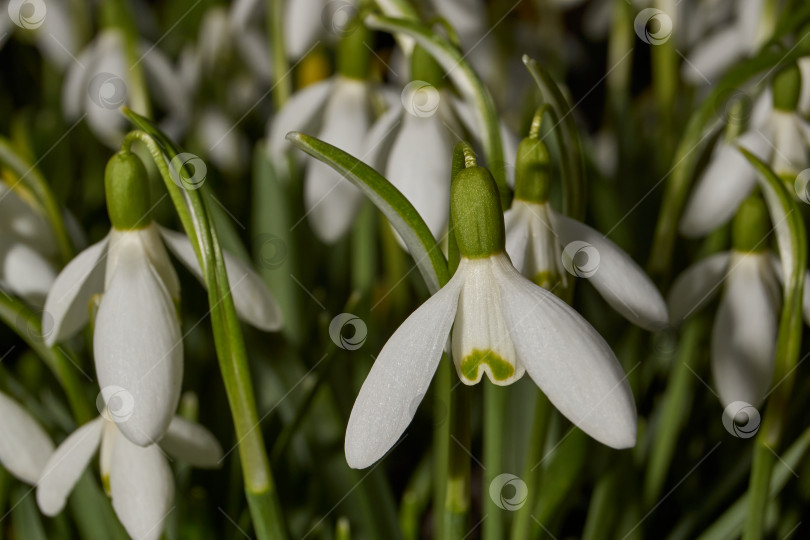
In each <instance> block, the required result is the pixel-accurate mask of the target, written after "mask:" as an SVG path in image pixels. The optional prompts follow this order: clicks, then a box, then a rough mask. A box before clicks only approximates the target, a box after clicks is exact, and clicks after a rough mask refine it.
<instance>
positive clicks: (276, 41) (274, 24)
mask: <svg viewBox="0 0 810 540" xmlns="http://www.w3.org/2000/svg"><path fill="white" fill-rule="evenodd" d="M267 27H268V29H269V32H268V35H269V36H270V54H271V55H272V58H273V79H274V80H273V102H274V103H275V104H276V109H280V108H281V107H282V106H283V105H284V103H286V102H287V99H288V98H289V97H290V94H291V93H292V78H291V77H290V65H289V62H287V50H286V48H285V47H284V0H272V1H271V2H270V3H269V6H268V8H267Z"/></svg>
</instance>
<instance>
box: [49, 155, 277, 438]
mask: <svg viewBox="0 0 810 540" xmlns="http://www.w3.org/2000/svg"><path fill="white" fill-rule="evenodd" d="M133 160H135V161H133ZM116 164H117V165H118V166H119V167H124V168H126V170H127V171H129V172H127V173H126V174H117V173H116V170H115V167H113V165H116ZM129 167H133V168H134V169H135V170H136V172H134V173H132V172H131V171H132V170H133V169H130V168H129ZM138 168H140V172H137V170H138ZM141 175H142V176H141ZM106 176H107V178H106V184H107V205H108V209H109V213H110V217H111V220H112V222H113V228H112V230H111V231H110V233H109V234H108V235H107V237H106V238H104V239H103V240H101V241H100V242H98V243H96V244H94V245H92V246H90V247H89V248H87V249H86V250H84V251H82V252H81V253H80V254H79V255H78V256H77V257H76V258H75V259H73V260H72V261H71V262H70V263H69V264H68V265H67V266H66V267H65V268H64V270H62V272H61V273H60V274H59V276H58V277H57V278H56V281H55V282H54V285H53V288H52V289H51V291H50V293H49V294H48V298H47V300H46V302H45V315H47V316H48V317H49V318H50V319H51V320H52V324H53V331H52V332H51V333H50V335H48V336H47V338H46V344H47V345H48V346H52V345H53V344H54V343H56V342H57V341H60V340H62V339H65V338H67V337H69V336H71V335H72V334H74V333H75V332H77V331H78V330H79V329H80V328H82V327H83V326H84V325H85V324H86V323H87V322H88V319H89V306H90V303H91V301H92V298H93V297H94V295H97V294H102V293H103V295H102V297H101V301H100V303H99V305H98V312H97V314H96V317H95V331H94V335H93V348H94V357H95V364H96V372H97V374H98V379H99V385H100V386H101V387H102V388H108V387H109V388H120V389H123V390H124V391H125V392H126V393H127V395H129V396H131V399H132V401H133V407H132V414H131V416H130V417H129V418H128V419H127V420H126V421H122V422H121V423H120V424H119V428H120V429H121V431H122V432H123V433H124V435H126V436H127V437H128V438H129V439H130V440H131V441H132V442H134V443H135V444H138V445H140V446H147V445H149V444H151V443H153V442H154V441H157V440H159V439H160V437H161V436H162V434H163V432H164V431H165V430H166V428H167V426H168V425H169V422H170V421H171V418H172V415H173V414H174V411H175V409H176V408H177V402H178V399H179V396H180V385H181V382H182V374H183V339H182V334H181V332H180V322H179V319H178V316H177V311H176V308H175V305H176V302H178V301H179V299H180V284H179V282H178V279H177V275H176V273H175V271H174V268H173V267H172V264H171V261H170V260H169V256H168V254H167V252H166V248H165V247H164V242H165V243H166V245H168V246H169V249H171V250H172V252H174V254H175V255H176V256H177V258H178V259H180V261H181V262H182V263H183V264H184V265H186V266H187V267H188V269H189V270H190V271H191V272H192V273H193V274H194V275H196V276H197V277H198V278H199V279H201V280H202V271H201V270H200V268H199V265H198V263H197V258H196V256H195V254H194V250H193V248H192V246H191V243H190V241H189V239H188V238H187V237H186V236H185V235H183V234H181V233H177V232H173V231H170V230H168V229H164V228H161V227H158V226H157V225H156V224H155V223H154V222H152V220H151V218H150V217H149V200H148V196H146V195H145V194H144V193H142V191H141V190H143V184H138V183H140V182H144V181H145V176H146V173H145V171H144V170H143V165H141V164H140V161H139V160H138V158H137V157H135V156H134V155H132V154H129V153H125V152H120V153H119V154H116V156H114V157H113V159H111V160H110V164H109V165H108V167H107V175H106ZM122 194H123V196H121V195H122ZM224 257H225V266H226V270H227V272H228V279H229V283H230V286H231V294H232V296H233V299H234V303H235V305H236V310H237V314H238V315H239V316H240V317H241V318H243V319H244V320H246V321H247V322H249V323H250V324H252V325H253V326H256V327H257V328H259V329H262V330H276V329H278V328H279V327H280V325H281V313H280V311H279V308H278V306H277V304H276V302H275V300H274V299H273V297H272V296H271V295H270V292H269V291H268V290H267V288H266V287H265V286H264V283H263V282H262V281H261V278H260V277H259V276H258V275H257V274H256V273H255V272H254V271H253V270H252V269H250V267H248V266H247V265H246V264H244V263H242V262H241V261H239V260H237V259H236V258H235V257H233V256H231V255H229V254H227V253H226V254H225V255H224ZM45 315H44V316H45Z"/></svg>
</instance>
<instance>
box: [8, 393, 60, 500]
mask: <svg viewBox="0 0 810 540" xmlns="http://www.w3.org/2000/svg"><path fill="white" fill-rule="evenodd" d="M0 433H2V434H3V436H2V437H0V465H2V466H3V467H5V468H6V469H7V470H8V472H10V473H11V475H12V476H13V477H14V478H16V479H18V480H20V481H22V482H25V483H26V484H31V485H34V484H36V483H37V480H39V477H40V475H41V474H42V471H43V470H44V469H45V464H46V463H47V462H48V460H49V459H50V457H51V454H53V443H52V442H51V438H50V437H48V434H47V433H45V430H43V429H42V427H40V425H39V424H38V423H37V422H36V420H34V419H33V418H32V417H31V415H30V414H28V412H27V411H26V410H25V409H23V408H22V407H20V406H19V405H18V404H17V402H16V401H14V400H13V399H11V398H10V397H8V396H7V395H5V394H4V393H2V392H0Z"/></svg>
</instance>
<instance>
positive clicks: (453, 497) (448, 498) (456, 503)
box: [443, 359, 470, 540]
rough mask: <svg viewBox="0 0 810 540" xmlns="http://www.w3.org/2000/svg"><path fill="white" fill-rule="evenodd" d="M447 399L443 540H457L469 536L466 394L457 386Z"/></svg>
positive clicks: (468, 434) (468, 444) (468, 457)
mask: <svg viewBox="0 0 810 540" xmlns="http://www.w3.org/2000/svg"><path fill="white" fill-rule="evenodd" d="M447 364H448V367H447V368H448V370H449V371H451V372H452V371H453V367H452V366H451V365H450V361H449V359H448V362H447ZM451 379H452V373H451ZM450 396H451V404H450V441H449V442H448V445H449V452H448V464H447V468H448V470H447V493H446V495H445V500H444V536H443V538H444V540H461V539H462V538H466V537H467V535H468V534H469V532H470V531H469V513H470V454H469V452H470V415H469V410H470V390H469V389H468V388H467V387H466V386H464V385H463V384H459V385H457V386H456V388H455V390H452V391H451V392H450Z"/></svg>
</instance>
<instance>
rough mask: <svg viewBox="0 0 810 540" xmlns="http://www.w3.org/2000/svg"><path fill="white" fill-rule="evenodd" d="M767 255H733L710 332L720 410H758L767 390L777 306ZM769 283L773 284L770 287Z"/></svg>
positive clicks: (774, 337) (774, 347)
mask: <svg viewBox="0 0 810 540" xmlns="http://www.w3.org/2000/svg"><path fill="white" fill-rule="evenodd" d="M766 257H767V255H750V254H746V255H742V254H736V255H735V256H734V257H732V259H731V263H730V268H729V276H728V278H727V280H726V284H725V290H724V292H723V296H722V298H721V300H720V306H719V308H718V310H717V315H716V316H715V321H714V327H713V329H712V346H711V351H712V354H711V357H712V362H711V365H712V375H713V377H714V382H715V385H716V387H717V391H718V394H720V400H721V401H722V403H723V405H724V406H725V405H728V404H729V403H732V402H734V401H744V402H746V403H749V404H751V405H753V406H755V407H756V406H759V404H760V403H761V402H762V400H763V398H764V397H765V394H766V393H767V392H768V389H769V388H770V384H771V379H772V376H773V366H774V354H775V349H776V333H777V313H778V310H779V302H778V301H776V300H775V299H774V294H773V288H774V286H775V281H776V277H775V276H774V275H773V270H772V269H771V267H770V263H769V262H768V261H767V259H766ZM769 282H772V283H769Z"/></svg>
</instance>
